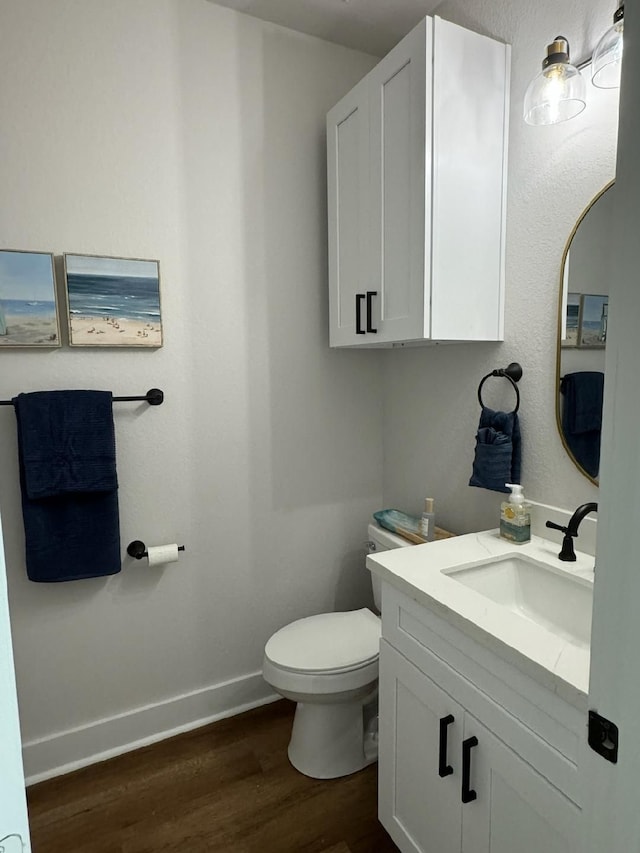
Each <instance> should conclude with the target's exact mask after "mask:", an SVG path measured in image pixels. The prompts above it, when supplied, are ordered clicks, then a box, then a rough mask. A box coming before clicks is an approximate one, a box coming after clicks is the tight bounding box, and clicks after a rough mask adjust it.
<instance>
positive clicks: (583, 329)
mask: <svg viewBox="0 0 640 853" xmlns="http://www.w3.org/2000/svg"><path fill="white" fill-rule="evenodd" d="M612 186H613V181H611V183H609V184H607V185H606V187H604V188H603V189H602V190H601V191H600V192H599V193H598V194H597V195H596V196H595V198H594V199H593V200H592V201H591V203H590V204H589V205H588V206H587V208H586V210H585V211H584V212H583V213H582V214H581V216H580V218H579V219H578V221H577V222H576V224H575V226H574V228H573V231H572V232H571V235H570V237H569V240H568V242H567V245H566V247H565V250H564V254H563V256H562V269H561V276H560V302H559V316H558V356H557V382H558V384H557V398H556V417H557V421H558V429H559V430H560V435H561V437H562V443H563V444H564V446H565V448H566V450H567V453H568V454H569V456H570V457H571V459H572V460H573V462H575V464H576V465H577V466H578V468H579V469H580V471H581V472H582V473H583V474H584V475H585V476H586V477H588V478H589V479H590V480H591V482H592V483H595V484H596V485H597V484H598V475H599V470H600V431H601V427H602V395H603V389H604V357H605V347H606V343H607V318H608V314H609V276H610V272H609V271H610V264H611V240H612V236H613V233H612V224H611V223H612V215H611V214H612V209H611V208H612V201H613V192H610V190H611V187H612Z"/></svg>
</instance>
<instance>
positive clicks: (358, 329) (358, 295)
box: [356, 293, 366, 335]
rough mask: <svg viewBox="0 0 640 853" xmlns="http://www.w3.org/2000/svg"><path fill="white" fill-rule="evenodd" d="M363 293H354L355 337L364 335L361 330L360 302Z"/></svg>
mask: <svg viewBox="0 0 640 853" xmlns="http://www.w3.org/2000/svg"><path fill="white" fill-rule="evenodd" d="M363 299H364V293H356V335H364V334H366V332H365V330H364V329H363V328H362V300H363Z"/></svg>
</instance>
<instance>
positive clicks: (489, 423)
mask: <svg viewBox="0 0 640 853" xmlns="http://www.w3.org/2000/svg"><path fill="white" fill-rule="evenodd" d="M521 459H522V439H521V436H520V421H519V420H518V414H517V412H494V411H493V409H488V408H487V407H486V406H483V407H482V411H481V412H480V422H479V424H478V431H477V433H476V452H475V458H474V460H473V472H472V474H471V479H470V480H469V485H470V486H478V487H479V488H481V489H490V490H491V491H493V492H508V491H509V489H507V487H506V485H505V484H506V483H519V482H520V466H521Z"/></svg>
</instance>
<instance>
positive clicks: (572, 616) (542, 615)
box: [443, 554, 593, 648]
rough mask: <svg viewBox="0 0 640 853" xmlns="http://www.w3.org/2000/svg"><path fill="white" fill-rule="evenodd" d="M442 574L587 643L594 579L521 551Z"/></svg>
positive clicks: (574, 640) (559, 633) (558, 633)
mask: <svg viewBox="0 0 640 853" xmlns="http://www.w3.org/2000/svg"><path fill="white" fill-rule="evenodd" d="M443 574H446V575H447V576H448V577H450V578H452V579H453V580H456V581H458V582H459V583H461V584H464V586H466V587H469V589H473V590H475V591H476V592H479V593H480V594H481V595H484V596H485V597H486V598H489V599H491V601H493V602H495V603H496V604H499V605H501V606H502V607H505V608H507V609H508V610H510V611H511V612H512V613H515V614H517V615H518V616H521V617H524V618H525V619H527V620H529V621H530V622H534V623H535V624H536V625H540V626H542V627H543V628H546V629H547V630H548V631H551V632H552V633H553V634H555V635H556V636H558V637H562V638H563V639H565V640H568V641H569V642H570V643H573V644H575V645H577V646H580V647H582V648H584V647H586V648H588V647H589V645H590V640H591V610H592V602H593V584H592V583H591V582H590V581H589V580H586V579H585V578H581V577H577V576H574V575H570V574H568V573H567V572H566V571H565V570H558V571H554V569H553V568H552V567H551V566H549V565H546V564H545V563H541V562H538V560H534V559H532V558H531V557H527V556H525V555H522V556H520V555H519V554H518V555H516V554H505V555H501V556H495V557H492V558H491V559H490V560H486V561H483V562H481V563H475V564H474V565H472V566H463V567H461V568H459V569H458V568H456V569H450V570H445V571H444V572H443Z"/></svg>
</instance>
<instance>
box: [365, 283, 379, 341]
mask: <svg viewBox="0 0 640 853" xmlns="http://www.w3.org/2000/svg"><path fill="white" fill-rule="evenodd" d="M377 295H378V291H377V290H367V332H372V333H373V334H374V335H376V334H377V333H378V330H377V329H374V328H373V297H374V296H377Z"/></svg>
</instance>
